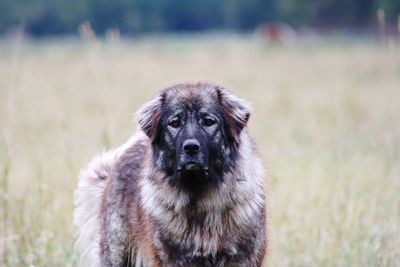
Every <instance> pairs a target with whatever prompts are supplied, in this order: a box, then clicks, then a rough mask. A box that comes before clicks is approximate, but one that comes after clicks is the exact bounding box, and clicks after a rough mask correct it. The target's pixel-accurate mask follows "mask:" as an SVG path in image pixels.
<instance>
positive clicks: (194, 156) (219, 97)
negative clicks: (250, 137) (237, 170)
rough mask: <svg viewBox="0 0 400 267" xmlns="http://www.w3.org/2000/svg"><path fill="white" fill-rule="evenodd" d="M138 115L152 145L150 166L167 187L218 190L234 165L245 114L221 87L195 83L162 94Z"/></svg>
mask: <svg viewBox="0 0 400 267" xmlns="http://www.w3.org/2000/svg"><path fill="white" fill-rule="evenodd" d="M138 115H139V124H140V126H141V127H142V129H143V131H144V132H145V133H146V134H147V135H148V136H149V137H150V138H151V140H152V146H153V158H154V164H155V167H156V168H159V169H160V170H161V171H163V172H164V173H165V174H166V176H167V177H168V179H169V183H170V185H171V186H174V187H178V188H179V189H182V190H184V191H186V192H189V193H192V194H200V193H202V192H204V191H205V190H207V189H208V188H209V187H210V186H214V187H218V186H219V185H220V184H221V183H222V182H223V177H224V173H225V172H227V171H229V169H230V168H232V166H234V162H235V159H236V155H237V148H238V146H239V145H240V138H239V137H240V132H241V131H242V129H243V127H245V126H246V123H247V121H248V118H249V116H250V113H249V109H248V107H247V105H246V104H245V103H244V102H243V101H242V100H240V99H238V98H236V97H235V96H233V95H231V94H229V93H227V92H226V91H225V90H224V89H222V88H221V87H218V86H215V85H211V84H205V83H199V84H193V85H187V84H185V85H176V86H173V87H170V88H167V89H165V90H163V91H161V92H160V94H159V95H158V96H157V97H156V98H155V99H154V100H152V101H150V102H149V103H147V104H146V105H145V106H144V107H143V108H142V109H141V111H139V113H138Z"/></svg>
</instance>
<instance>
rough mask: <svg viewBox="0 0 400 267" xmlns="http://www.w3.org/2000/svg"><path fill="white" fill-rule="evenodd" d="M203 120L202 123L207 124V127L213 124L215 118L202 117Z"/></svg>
mask: <svg viewBox="0 0 400 267" xmlns="http://www.w3.org/2000/svg"><path fill="white" fill-rule="evenodd" d="M203 122H204V125H205V126H208V127H209V126H213V125H214V124H216V123H217V121H216V120H214V119H213V118H210V117H206V118H204V120H203Z"/></svg>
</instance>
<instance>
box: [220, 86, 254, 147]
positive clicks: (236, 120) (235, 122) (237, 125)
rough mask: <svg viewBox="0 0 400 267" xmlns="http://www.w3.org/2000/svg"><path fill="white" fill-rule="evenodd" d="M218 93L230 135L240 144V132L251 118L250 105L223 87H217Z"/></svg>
mask: <svg viewBox="0 0 400 267" xmlns="http://www.w3.org/2000/svg"><path fill="white" fill-rule="evenodd" d="M217 95H218V100H219V103H220V105H221V108H222V114H223V116H224V123H225V130H226V132H227V134H228V137H229V138H230V139H231V140H232V141H233V142H234V143H236V144H238V143H239V141H240V133H241V131H242V129H243V128H244V127H245V126H246V125H247V122H248V120H249V118H250V105H249V104H247V103H246V102H245V101H244V100H242V99H240V98H238V97H236V96H234V95H232V94H230V93H228V92H227V91H226V90H225V89H223V88H221V87H217Z"/></svg>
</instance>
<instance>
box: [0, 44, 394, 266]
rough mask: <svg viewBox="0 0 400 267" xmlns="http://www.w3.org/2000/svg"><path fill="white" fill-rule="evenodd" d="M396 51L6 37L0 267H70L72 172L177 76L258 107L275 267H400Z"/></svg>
mask: <svg viewBox="0 0 400 267" xmlns="http://www.w3.org/2000/svg"><path fill="white" fill-rule="evenodd" d="M399 52H400V50H399V49H398V48H395V47H389V48H382V47H377V46H375V45H373V44H369V43H362V42H361V41H358V42H347V43H346V42H336V43H335V42H328V41H320V42H318V43H315V44H308V45H303V46H301V47H294V48H281V47H271V48H267V47H265V46H264V45H262V44H261V43H258V42H257V41H255V40H248V39H246V38H242V37H227V38H225V39H224V38H219V39H212V38H200V37H199V38H194V39H189V38H188V39H185V38H181V39H174V38H171V39H156V38H155V39H147V40H140V41H136V42H135V41H133V42H126V43H114V44H107V43H97V42H91V43H86V44H82V43H79V42H77V41H68V40H66V41H48V42H39V43H32V42H31V43H19V42H16V41H11V42H6V41H2V42H0V95H1V97H0V196H1V198H0V266H29V265H30V264H32V265H34V266H74V265H75V264H76V258H77V256H76V255H75V253H74V252H73V242H74V234H73V233H74V228H73V226H72V223H71V220H72V210H73V203H72V198H73V191H74V189H75V186H76V184H77V174H78V171H79V169H80V168H81V167H82V166H84V165H85V164H86V163H87V162H88V161H89V159H90V158H91V156H92V155H93V154H94V153H96V152H98V151H100V150H101V149H102V148H103V147H111V146H117V145H119V144H121V143H122V142H124V140H126V139H127V138H128V136H129V135H130V134H131V133H132V132H133V131H134V129H135V126H134V123H132V118H133V116H132V114H133V112H134V111H135V110H136V109H137V108H138V107H139V106H140V105H141V104H142V103H144V102H145V101H147V100H149V99H150V97H151V96H152V95H153V94H154V93H155V92H156V91H157V90H158V89H159V88H162V87H164V86H165V85H168V84H171V83H174V82H177V81H197V80H209V81H214V82H217V83H220V84H223V85H226V86H227V87H229V88H232V91H234V92H235V93H237V94H238V95H240V96H242V97H243V98H246V99H247V100H249V101H250V102H252V103H253V107H254V114H253V116H252V119H251V123H250V127H251V130H252V132H253V134H254V135H255V136H256V138H257V140H258V143H259V146H260V148H261V153H262V155H263V157H264V159H265V163H266V166H267V170H268V179H267V184H268V191H269V197H268V206H269V214H268V215H269V239H270V253H269V263H270V264H269V266H400V119H399V116H400V115H399V114H400V56H399V55H400V53H399Z"/></svg>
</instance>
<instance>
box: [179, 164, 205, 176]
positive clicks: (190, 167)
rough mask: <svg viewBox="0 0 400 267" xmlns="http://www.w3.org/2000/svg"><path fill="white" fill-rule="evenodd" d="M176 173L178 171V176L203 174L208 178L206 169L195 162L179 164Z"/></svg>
mask: <svg viewBox="0 0 400 267" xmlns="http://www.w3.org/2000/svg"><path fill="white" fill-rule="evenodd" d="M177 171H178V174H180V175H185V174H189V175H190V174H193V175H195V174H197V175H200V174H203V175H206V176H208V168H206V167H204V166H203V164H201V163H200V162H196V161H188V162H185V163H183V164H181V165H180V166H179V167H178V169H177Z"/></svg>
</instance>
